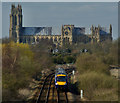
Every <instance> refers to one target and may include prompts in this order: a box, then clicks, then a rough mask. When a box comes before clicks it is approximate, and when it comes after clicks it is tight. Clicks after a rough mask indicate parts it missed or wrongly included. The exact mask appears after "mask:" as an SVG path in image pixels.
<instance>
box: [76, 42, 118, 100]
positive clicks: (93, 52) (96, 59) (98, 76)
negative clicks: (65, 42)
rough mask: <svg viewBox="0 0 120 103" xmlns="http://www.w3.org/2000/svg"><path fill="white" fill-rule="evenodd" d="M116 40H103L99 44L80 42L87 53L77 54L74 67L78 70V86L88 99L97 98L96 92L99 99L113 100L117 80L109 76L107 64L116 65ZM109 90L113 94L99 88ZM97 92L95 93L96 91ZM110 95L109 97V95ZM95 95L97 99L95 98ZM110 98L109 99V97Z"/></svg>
mask: <svg viewBox="0 0 120 103" xmlns="http://www.w3.org/2000/svg"><path fill="white" fill-rule="evenodd" d="M117 43H118V42H117V41H114V42H109V41H105V42H102V43H99V44H86V45H85V44H83V45H82V44H80V45H81V47H80V49H81V48H86V49H87V50H88V53H81V54H79V56H77V59H76V63H75V65H76V67H77V70H78V71H79V74H80V75H79V77H78V80H79V88H80V89H83V90H84V92H85V94H84V96H85V97H86V98H87V99H89V100H97V99H98V100H99V97H98V96H97V97H96V94H97V93H98V94H99V95H100V98H101V99H104V100H106V99H105V98H104V97H103V95H104V96H106V98H108V97H109V98H108V99H109V100H112V99H113V100H114V99H115V98H116V96H117V95H116V94H117V91H116V90H117V89H118V81H117V80H116V79H115V78H113V77H111V76H110V72H109V65H118V44H117ZM106 89H107V90H109V91H111V93H112V90H114V89H115V90H114V94H115V95H114V97H112V96H113V95H109V93H107V92H104V94H102V93H101V92H100V90H106ZM96 92H97V93H96ZM110 96H111V97H110ZM95 97H96V98H97V99H95ZM110 98H111V99H110Z"/></svg>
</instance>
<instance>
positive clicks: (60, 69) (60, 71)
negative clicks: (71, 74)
mask: <svg viewBox="0 0 120 103" xmlns="http://www.w3.org/2000/svg"><path fill="white" fill-rule="evenodd" d="M58 74H64V75H66V72H65V70H64V69H63V68H57V69H56V72H55V75H58Z"/></svg>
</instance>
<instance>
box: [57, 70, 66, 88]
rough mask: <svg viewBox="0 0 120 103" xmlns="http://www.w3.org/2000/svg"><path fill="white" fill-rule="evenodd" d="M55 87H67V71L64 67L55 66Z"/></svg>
mask: <svg viewBox="0 0 120 103" xmlns="http://www.w3.org/2000/svg"><path fill="white" fill-rule="evenodd" d="M55 87H56V88H57V89H67V87H68V81H67V73H66V72H65V70H64V68H57V69H56V71H55Z"/></svg>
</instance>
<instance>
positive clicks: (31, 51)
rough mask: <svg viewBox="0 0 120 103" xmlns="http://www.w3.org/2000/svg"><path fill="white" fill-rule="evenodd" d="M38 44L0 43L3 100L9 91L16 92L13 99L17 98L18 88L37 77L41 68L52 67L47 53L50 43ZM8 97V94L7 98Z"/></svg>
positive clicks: (24, 86) (26, 85)
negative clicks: (0, 45) (45, 45)
mask: <svg viewBox="0 0 120 103" xmlns="http://www.w3.org/2000/svg"><path fill="white" fill-rule="evenodd" d="M39 45H40V44H39ZM39 45H36V46H32V45H31V46H30V45H28V44H23V43H14V42H7V43H3V44H2V51H3V52H2V62H3V64H2V68H3V69H2V72H3V78H2V79H3V82H2V84H3V86H2V87H3V90H4V91H3V95H4V96H5V97H4V99H5V100H6V98H7V96H8V95H7V94H9V93H11V91H12V93H14V94H16V95H15V97H14V99H15V98H17V96H18V94H17V93H18V90H19V89H20V88H26V87H28V85H29V83H30V81H31V80H32V78H33V77H35V79H37V78H36V77H37V76H38V75H41V70H43V69H50V68H52V67H54V65H53V63H52V60H51V59H50V56H49V53H48V47H49V46H50V45H49V46H47V47H44V46H43V45H41V46H39ZM39 47H40V48H39ZM5 92H8V93H7V94H5ZM10 99H11V97H10V96H9V98H7V100H10Z"/></svg>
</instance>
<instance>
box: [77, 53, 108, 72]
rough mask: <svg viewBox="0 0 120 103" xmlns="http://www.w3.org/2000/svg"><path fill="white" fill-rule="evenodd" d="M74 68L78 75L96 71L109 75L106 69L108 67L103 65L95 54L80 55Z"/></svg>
mask: <svg viewBox="0 0 120 103" xmlns="http://www.w3.org/2000/svg"><path fill="white" fill-rule="evenodd" d="M76 66H77V69H78V71H79V73H80V74H82V73H85V72H86V71H96V72H100V73H106V74H109V72H108V69H107V68H108V66H107V65H105V64H104V63H103V62H102V61H101V58H99V57H98V56H97V55H95V54H89V53H85V54H82V55H80V56H79V57H78V58H77V61H76Z"/></svg>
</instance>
